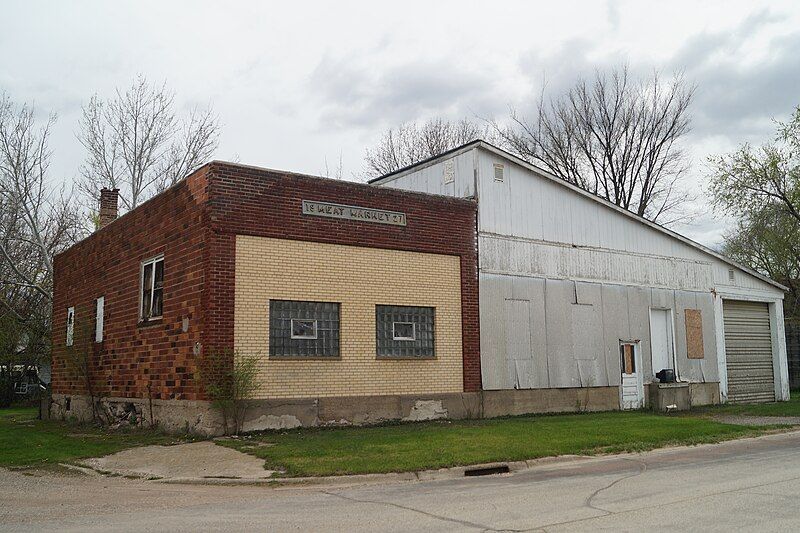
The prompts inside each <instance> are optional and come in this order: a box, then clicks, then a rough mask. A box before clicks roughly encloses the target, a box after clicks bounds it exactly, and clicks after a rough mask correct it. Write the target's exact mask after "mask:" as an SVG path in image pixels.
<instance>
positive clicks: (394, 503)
mask: <svg viewBox="0 0 800 533" xmlns="http://www.w3.org/2000/svg"><path fill="white" fill-rule="evenodd" d="M798 503H800V432H795V433H786V434H778V435H771V436H768V437H762V438H758V439H746V440H741V441H733V442H728V443H723V444H719V445H708V446H698V447H690V448H672V449H665V450H658V451H654V452H648V453H643V454H634V455H622V456H613V457H601V458H590V459H576V460H571V461H570V460H567V461H560V462H554V463H552V464H547V465H542V466H537V467H535V468H531V469H528V470H524V471H520V472H517V473H514V474H502V475H495V476H490V477H471V478H464V479H455V480H453V479H449V480H438V481H427V482H405V483H377V484H370V485H356V486H341V485H329V486H309V487H303V488H275V487H269V486H259V487H255V486H238V487H230V486H205V485H168V484H164V483H158V482H153V481H140V480H131V479H125V478H120V477H115V478H108V477H92V476H85V475H78V474H63V473H46V472H19V471H8V470H2V469H0V530H1V531H26V532H30V531H473V530H475V531H598V530H614V531H655V530H661V531H663V530H684V531H697V530H703V531H731V530H740V531H741V530H751V531H798V530H800V506H798Z"/></svg>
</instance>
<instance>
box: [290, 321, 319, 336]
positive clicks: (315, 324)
mask: <svg viewBox="0 0 800 533" xmlns="http://www.w3.org/2000/svg"><path fill="white" fill-rule="evenodd" d="M295 321H297V322H311V323H313V324H314V334H313V335H295V334H294V323H295ZM289 332H290V337H289V338H291V339H293V340H308V341H315V340H317V339H319V333H318V332H317V319H316V318H290V319H289Z"/></svg>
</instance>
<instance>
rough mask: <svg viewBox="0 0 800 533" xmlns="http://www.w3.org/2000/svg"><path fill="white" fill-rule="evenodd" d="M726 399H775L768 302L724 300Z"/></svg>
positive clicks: (735, 400)
mask: <svg viewBox="0 0 800 533" xmlns="http://www.w3.org/2000/svg"><path fill="white" fill-rule="evenodd" d="M722 315H723V319H724V322H725V358H726V361H727V367H728V401H730V402H750V403H755V402H774V401H775V377H774V374H773V369H772V332H771V331H770V328H769V305H768V304H765V303H761V302H743V301H738V300H723V302H722Z"/></svg>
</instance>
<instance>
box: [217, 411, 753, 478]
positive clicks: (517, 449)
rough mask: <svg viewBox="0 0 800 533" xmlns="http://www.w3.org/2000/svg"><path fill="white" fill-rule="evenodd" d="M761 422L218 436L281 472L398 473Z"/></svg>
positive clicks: (612, 420) (588, 419) (522, 422)
mask: <svg viewBox="0 0 800 533" xmlns="http://www.w3.org/2000/svg"><path fill="white" fill-rule="evenodd" d="M763 431H764V429H763V428H755V429H754V428H746V427H742V426H734V425H728V424H721V423H718V422H714V421H711V420H708V419H703V418H695V417H692V416H662V415H655V414H652V413H648V412H609V413H594V414H571V415H550V416H525V417H513V418H499V419H491V420H469V421H453V422H447V421H437V422H425V423H415V424H400V425H389V426H379V427H366V428H335V429H334V428H322V429H298V430H291V431H285V432H281V433H277V432H270V433H262V434H257V435H252V436H249V437H244V438H240V439H226V440H219V441H217V442H218V443H220V444H222V445H225V446H230V447H232V448H236V449H238V450H241V451H243V452H246V453H250V454H253V455H256V456H257V457H260V458H263V459H264V460H265V467H266V468H269V469H278V470H283V471H284V474H283V475H285V476H325V475H337V474H360V473H372V472H403V471H413V470H424V469H432V468H442V467H450V466H457V465H470V464H478V463H488V462H494V461H516V460H524V459H535V458H537V457H545V456H553V455H563V454H591V453H603V452H608V453H613V452H623V451H642V450H648V449H652V448H657V447H660V446H666V445H671V444H699V443H706V442H717V441H721V440H726V439H733V438H737V437H743V436H749V435H757V434H759V433H762V432H763Z"/></svg>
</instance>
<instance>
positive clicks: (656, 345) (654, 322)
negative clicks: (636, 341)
mask: <svg viewBox="0 0 800 533" xmlns="http://www.w3.org/2000/svg"><path fill="white" fill-rule="evenodd" d="M650 353H651V354H652V358H653V359H652V361H653V378H654V379H655V375H656V373H658V372H660V371H661V370H663V369H665V368H673V369H674V368H675V365H673V363H672V360H673V358H672V354H673V348H672V310H671V309H651V310H650Z"/></svg>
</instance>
